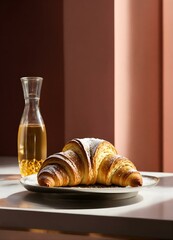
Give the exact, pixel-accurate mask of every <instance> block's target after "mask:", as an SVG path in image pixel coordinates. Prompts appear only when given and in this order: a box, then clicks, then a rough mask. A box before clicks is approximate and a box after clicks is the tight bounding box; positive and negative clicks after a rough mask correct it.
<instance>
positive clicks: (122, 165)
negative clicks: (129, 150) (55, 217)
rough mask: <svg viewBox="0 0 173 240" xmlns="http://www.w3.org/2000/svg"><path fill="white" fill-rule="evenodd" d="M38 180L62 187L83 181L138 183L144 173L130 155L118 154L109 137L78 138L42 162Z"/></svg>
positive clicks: (123, 185) (108, 183) (136, 184)
mask: <svg viewBox="0 0 173 240" xmlns="http://www.w3.org/2000/svg"><path fill="white" fill-rule="evenodd" d="M37 180H38V183H39V185H40V186H47V187H59V186H76V185H79V184H84V185H93V184H96V183H98V184H103V185H107V186H109V185H112V184H114V185H117V186H122V187H125V186H131V187H137V186H141V185H142V176H141V174H140V172H138V171H137V169H136V167H135V165H134V164H133V163H132V162H131V161H130V160H129V159H127V158H126V157H123V156H121V155H118V153H117V150H116V149H115V147H114V146H113V145H112V144H111V143H110V142H108V141H105V140H102V139H97V138H82V139H79V138H76V139H72V140H71V141H70V142H68V143H67V144H65V146H64V148H63V149H62V151H61V152H58V153H56V154H53V155H51V156H49V157H48V158H47V159H46V160H45V161H44V162H43V164H42V166H41V168H40V170H39V172H38V174H37Z"/></svg>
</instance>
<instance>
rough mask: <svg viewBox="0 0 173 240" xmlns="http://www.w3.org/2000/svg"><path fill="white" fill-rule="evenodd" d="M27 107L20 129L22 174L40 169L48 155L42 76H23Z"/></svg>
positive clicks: (19, 148)
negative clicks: (40, 102)
mask: <svg viewBox="0 0 173 240" xmlns="http://www.w3.org/2000/svg"><path fill="white" fill-rule="evenodd" d="M21 82H22V87H23V93H24V99H25V108H24V111H23V115H22V118H21V121H20V125H19V130H18V163H19V169H20V173H21V175H22V176H27V175H30V174H35V173H37V172H38V171H39V169H40V167H41V165H42V163H43V161H44V160H45V159H46V157H47V136H46V128H45V124H44V121H43V118H42V116H41V113H40V108H39V101H40V92H41V86H42V82H43V78H41V77H22V78H21Z"/></svg>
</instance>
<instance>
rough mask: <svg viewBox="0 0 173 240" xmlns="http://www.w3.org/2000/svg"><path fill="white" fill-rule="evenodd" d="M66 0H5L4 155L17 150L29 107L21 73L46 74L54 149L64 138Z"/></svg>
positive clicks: (1, 42) (0, 129)
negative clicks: (22, 124) (64, 13)
mask: <svg viewBox="0 0 173 240" xmlns="http://www.w3.org/2000/svg"><path fill="white" fill-rule="evenodd" d="M62 7H63V6H62V1H60V0H58V1H57V0H51V1H47V0H29V1H22V0H15V1H10V0H2V1H0V53H1V54H0V90H1V94H0V103H1V118H0V155H16V154H17V151H16V150H17V143H16V138H17V131H18V125H19V122H20V118H21V115H22V111H23V108H24V100H23V92H22V87H21V82H20V77H21V76H29V75H32V76H33V75H37V76H42V77H43V78H44V81H43V86H42V92H41V101H40V106H41V112H42V116H43V118H44V121H45V124H46V127H47V135H48V153H50V152H53V151H57V150H56V149H59V148H60V147H61V146H62V145H63V143H64V81H63V80H64V79H63V52H62V49H63V38H62V36H63V35H62V12H63V9H62Z"/></svg>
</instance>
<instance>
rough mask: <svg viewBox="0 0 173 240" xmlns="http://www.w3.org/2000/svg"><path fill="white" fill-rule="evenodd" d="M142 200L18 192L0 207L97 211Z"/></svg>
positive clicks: (98, 195)
mask: <svg viewBox="0 0 173 240" xmlns="http://www.w3.org/2000/svg"><path fill="white" fill-rule="evenodd" d="M142 200H143V197H142V196H141V195H139V194H137V195H136V196H134V197H130V198H128V196H125V195H124V194H123V195H121V194H118V195H117V194H100V193H99V194H88V193H82V194H74V193H60V194H57V193H56V194H55V193H33V192H27V191H24V192H19V193H15V194H12V195H10V196H9V197H8V198H6V199H1V200H0V205H1V206H2V201H5V202H4V203H3V204H4V205H5V206H8V207H20V208H29V209H30V208H34V209H45V208H51V209H94V208H95V209H98V208H111V207H121V206H127V205H131V204H136V203H138V202H140V201H142Z"/></svg>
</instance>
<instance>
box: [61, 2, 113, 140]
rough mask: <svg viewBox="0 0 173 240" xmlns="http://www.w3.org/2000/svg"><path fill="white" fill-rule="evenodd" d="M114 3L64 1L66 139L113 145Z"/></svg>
mask: <svg viewBox="0 0 173 240" xmlns="http://www.w3.org/2000/svg"><path fill="white" fill-rule="evenodd" d="M113 6H114V1H113V0H109V1H107V0H94V1H93V0H87V1H86V0H73V1H72V0H66V1H64V73H65V139H66V140H69V139H71V138H74V137H98V138H104V139H107V140H109V141H111V142H112V143H113V142H114V135H113V132H114V89H113V86H114V64H113V63H114V27H113V26H114V7H113Z"/></svg>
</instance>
